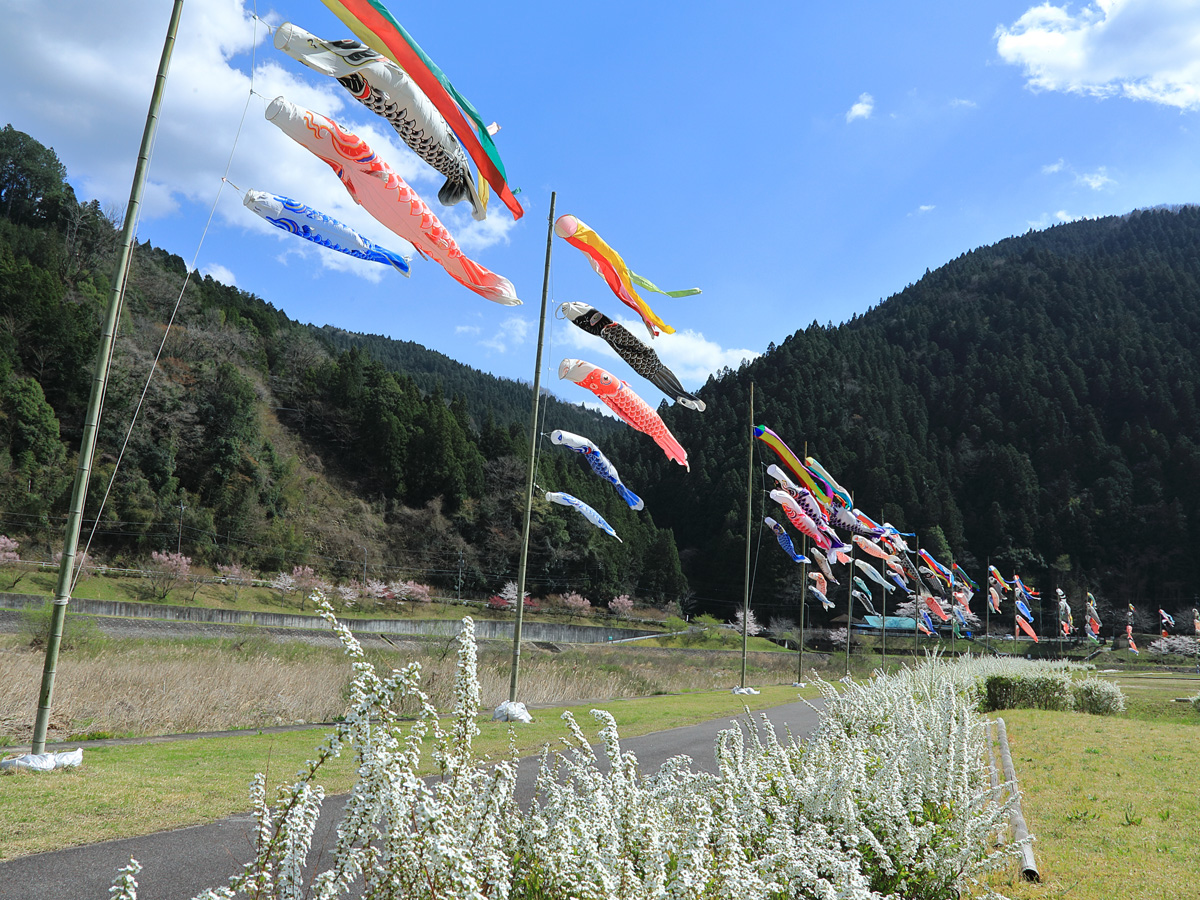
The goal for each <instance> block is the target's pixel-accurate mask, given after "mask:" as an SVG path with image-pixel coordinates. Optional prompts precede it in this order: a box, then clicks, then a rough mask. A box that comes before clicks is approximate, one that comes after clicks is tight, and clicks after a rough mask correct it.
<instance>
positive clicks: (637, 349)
mask: <svg viewBox="0 0 1200 900" xmlns="http://www.w3.org/2000/svg"><path fill="white" fill-rule="evenodd" d="M559 309H560V310H561V311H562V314H563V316H565V317H566V318H567V319H570V320H571V322H573V323H574V324H575V325H578V326H579V327H580V328H582V329H583V330H584V331H586V332H587V333H588V334H594V335H596V336H597V337H599V338H603V339H604V341H606V342H607V343H608V345H609V346H610V347H612V348H613V349H614V350H615V351H617V355H618V356H619V357H621V359H623V360H625V362H627V363H629V367H630V368H631V369H633V371H635V372H637V373H638V374H639V375H641V376H642V377H643V378H645V379H646V380H647V381H649V382H650V383H651V384H653V385H654V386H655V387H656V388H658V389H659V390H660V391H662V392H663V393H664V394H666V395H667V396H668V397H670V398H671V399H672V400H674V401H675V402H676V403H678V404H679V405H680V406H686V407H687V408H688V409H694V410H696V411H697V412H704V401H703V400H701V399H700V398H699V397H697V396H696V395H695V394H689V393H688V392H687V391H685V390H684V389H683V385H682V384H680V383H679V379H678V378H676V377H675V373H674V372H672V371H671V370H670V369H668V368H667V367H666V366H664V365H663V363H662V360H660V359H659V358H658V354H657V353H655V352H654V351H653V350H652V349H651V348H649V347H647V346H646V345H645V344H643V343H642V342H641V341H639V340H638V339H637V338H636V337H634V336H633V333H632V332H631V331H630V330H629V329H628V328H626V327H625V326H624V325H622V324H620V323H619V322H614V321H613V320H612V319H610V318H609V317H608V316H606V315H605V314H604V313H602V312H600V311H599V310H597V309H593V308H592V307H590V306H588V305H587V304H586V303H576V302H571V303H564V304H563V305H562V306H560V307H559Z"/></svg>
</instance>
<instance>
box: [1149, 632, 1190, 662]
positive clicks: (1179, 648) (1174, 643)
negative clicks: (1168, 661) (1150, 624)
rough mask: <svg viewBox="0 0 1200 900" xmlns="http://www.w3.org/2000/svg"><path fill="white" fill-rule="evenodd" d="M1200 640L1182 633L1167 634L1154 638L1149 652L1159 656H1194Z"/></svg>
mask: <svg viewBox="0 0 1200 900" xmlns="http://www.w3.org/2000/svg"><path fill="white" fill-rule="evenodd" d="M1198 646H1200V641H1197V640H1196V638H1194V637H1188V636H1187V635H1184V634H1169V635H1167V636H1166V637H1160V638H1156V639H1155V640H1154V641H1152V642H1151V644H1150V652H1151V653H1154V654H1157V655H1159V656H1186V657H1195V656H1196V650H1197V647H1198Z"/></svg>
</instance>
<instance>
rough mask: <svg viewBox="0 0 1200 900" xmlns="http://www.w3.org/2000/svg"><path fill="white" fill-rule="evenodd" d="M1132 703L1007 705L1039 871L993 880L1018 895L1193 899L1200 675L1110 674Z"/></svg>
mask: <svg viewBox="0 0 1200 900" xmlns="http://www.w3.org/2000/svg"><path fill="white" fill-rule="evenodd" d="M1104 677H1108V678H1111V679H1113V680H1114V681H1116V682H1117V684H1119V685H1120V687H1121V690H1122V691H1123V692H1124V693H1125V697H1126V706H1127V711H1126V714H1125V715H1123V716H1120V717H1105V718H1098V717H1094V716H1088V715H1084V714H1081V713H1062V712H1046V711H1042V710H1006V711H1005V712H1004V714H1003V718H1004V721H1005V724H1006V725H1007V730H1008V739H1009V744H1010V746H1011V749H1012V754H1013V764H1014V766H1015V767H1016V771H1017V780H1018V782H1019V784H1020V787H1021V791H1022V794H1023V799H1022V811H1023V812H1024V814H1025V819H1026V821H1027V823H1028V824H1029V830H1030V832H1031V833H1032V834H1033V835H1034V837H1035V838H1036V840H1035V843H1034V855H1035V858H1036V860H1037V863H1038V868H1039V869H1040V871H1041V875H1042V882H1041V883H1040V884H1029V883H1024V882H1019V881H1017V880H1016V879H1015V873H1010V874H1007V875H1005V876H1004V877H996V878H993V879H992V882H991V883H992V886H993V887H995V888H996V889H997V890H999V891H1000V892H1001V893H1003V894H1006V895H1008V896H1010V897H1012V898H1014V900H1040V898H1060V897H1071V898H1075V900H1109V898H1112V897H1120V898H1122V900H1191V898H1194V897H1195V896H1196V895H1197V888H1196V873H1197V872H1200V794H1197V792H1196V790H1195V774H1194V773H1195V772H1196V771H1197V769H1198V767H1200V730H1198V729H1197V726H1198V725H1200V714H1198V713H1196V712H1195V711H1194V710H1193V709H1192V707H1191V704H1186V703H1175V702H1174V699H1175V697H1182V696H1194V695H1195V694H1196V692H1197V691H1198V690H1200V678H1197V677H1196V676H1186V675H1179V674H1174V673H1157V674H1148V673H1142V672H1136V673H1121V674H1119V675H1106V676H1104Z"/></svg>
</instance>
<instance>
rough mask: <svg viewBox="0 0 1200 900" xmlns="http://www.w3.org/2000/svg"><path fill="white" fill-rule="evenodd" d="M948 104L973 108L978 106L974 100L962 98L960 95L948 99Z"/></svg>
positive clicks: (962, 107)
mask: <svg viewBox="0 0 1200 900" xmlns="http://www.w3.org/2000/svg"><path fill="white" fill-rule="evenodd" d="M950 105H951V106H953V107H956V108H960V109H975V108H977V107H978V106H979V104H978V103H976V102H975V101H974V100H964V99H963V98H961V97H955V98H954V99H953V100H951V101H950Z"/></svg>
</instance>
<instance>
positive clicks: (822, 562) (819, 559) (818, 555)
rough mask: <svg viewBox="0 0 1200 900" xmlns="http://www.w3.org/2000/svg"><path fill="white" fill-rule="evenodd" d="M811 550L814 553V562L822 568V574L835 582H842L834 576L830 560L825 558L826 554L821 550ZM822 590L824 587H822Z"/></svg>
mask: <svg viewBox="0 0 1200 900" xmlns="http://www.w3.org/2000/svg"><path fill="white" fill-rule="evenodd" d="M810 552H811V553H812V558H813V562H815V563H816V564H817V568H818V569H820V570H821V574H822V575H824V576H825V577H826V578H828V579H829V580H830V581H832V582H833V583H834V584H841V582H840V581H838V580H837V579H836V578H834V577H833V569H832V568H830V566H829V561H828V560H827V559H825V554H823V553H822V552H821V551H820V550H812V551H810ZM822 590H824V589H823V588H822Z"/></svg>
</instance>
